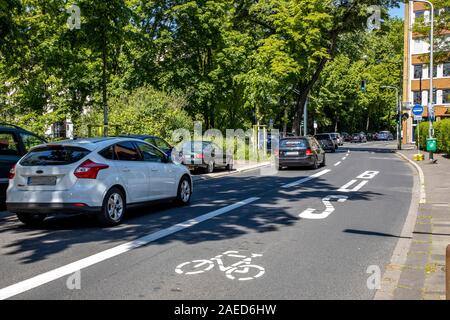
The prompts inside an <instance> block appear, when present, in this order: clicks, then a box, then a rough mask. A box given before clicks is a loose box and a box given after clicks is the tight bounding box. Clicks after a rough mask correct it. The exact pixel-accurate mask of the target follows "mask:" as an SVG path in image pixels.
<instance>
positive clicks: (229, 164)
mask: <svg viewBox="0 0 450 320" xmlns="http://www.w3.org/2000/svg"><path fill="white" fill-rule="evenodd" d="M233 164H234V163H233V160H231V161H230V163H228V164H227V166H226V169H227V170H228V171H232V170H233Z"/></svg>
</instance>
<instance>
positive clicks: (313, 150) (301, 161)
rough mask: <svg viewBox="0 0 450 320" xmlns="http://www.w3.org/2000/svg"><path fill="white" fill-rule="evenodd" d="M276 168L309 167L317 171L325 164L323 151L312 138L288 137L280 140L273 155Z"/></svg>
mask: <svg viewBox="0 0 450 320" xmlns="http://www.w3.org/2000/svg"><path fill="white" fill-rule="evenodd" d="M275 156H276V159H277V160H278V168H279V169H280V170H282V169H283V168H285V167H306V166H307V167H311V168H313V169H317V168H318V167H319V166H320V167H323V166H325V164H326V158H325V151H324V150H323V149H322V148H321V146H320V144H319V142H318V141H317V140H316V139H315V138H314V137H310V136H308V137H289V138H283V139H280V147H279V150H278V151H277V152H276V154H275Z"/></svg>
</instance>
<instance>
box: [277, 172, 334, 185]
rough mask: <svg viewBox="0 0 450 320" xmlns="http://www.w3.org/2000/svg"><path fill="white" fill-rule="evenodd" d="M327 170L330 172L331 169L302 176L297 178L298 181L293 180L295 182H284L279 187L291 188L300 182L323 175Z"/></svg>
mask: <svg viewBox="0 0 450 320" xmlns="http://www.w3.org/2000/svg"><path fill="white" fill-rule="evenodd" d="M328 172H331V170H329V169H326V170H322V171H320V172H317V173H316V174H313V175H312V176H309V177H306V178H303V179H301V180H298V181H295V182H292V183H289V184H285V185H284V186H281V187H282V188H284V189H287V188H292V187H295V186H298V185H300V184H302V183H305V182H308V181H311V180H313V179H315V178H318V177H321V176H323V175H324V174H327V173H328Z"/></svg>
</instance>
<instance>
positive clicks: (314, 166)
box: [311, 158, 319, 170]
mask: <svg viewBox="0 0 450 320" xmlns="http://www.w3.org/2000/svg"><path fill="white" fill-rule="evenodd" d="M311 169H313V170H317V169H319V162H318V161H317V158H316V159H315V160H314V164H313V165H312V166H311Z"/></svg>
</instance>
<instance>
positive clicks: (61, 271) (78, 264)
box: [0, 198, 260, 300]
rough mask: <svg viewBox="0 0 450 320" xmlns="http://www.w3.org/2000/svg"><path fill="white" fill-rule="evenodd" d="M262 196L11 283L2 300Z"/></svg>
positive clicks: (0, 298) (0, 294)
mask: <svg viewBox="0 0 450 320" xmlns="http://www.w3.org/2000/svg"><path fill="white" fill-rule="evenodd" d="M259 199H260V198H248V199H246V200H243V201H240V202H237V203H235V204H233V205H230V206H227V207H224V208H221V209H218V210H215V211H212V212H209V213H207V214H204V215H201V216H199V217H196V218H194V219H190V220H187V221H184V222H181V223H178V224H176V225H173V226H171V227H169V228H166V229H162V230H160V231H158V232H155V233H151V234H149V235H147V236H144V237H142V238H139V239H136V240H134V241H131V242H127V243H124V244H121V245H119V246H116V247H114V248H111V249H108V250H105V251H102V252H99V253H97V254H94V255H92V256H89V257H87V258H84V259H81V260H78V261H75V262H72V263H70V264H67V265H65V266H62V267H59V268H57V269H54V270H51V271H48V272H45V273H42V274H40V275H37V276H35V277H33V278H30V279H27V280H24V281H21V282H18V283H16V284H13V285H10V286H8V287H6V288H3V289H0V300H5V299H8V298H10V297H13V296H16V295H18V294H21V293H23V292H26V291H29V290H31V289H34V288H36V287H39V286H42V285H44V284H46V283H49V282H51V281H54V280H57V279H59V278H62V277H64V276H68V275H71V274H73V273H75V272H77V271H80V270H82V269H85V268H87V267H90V266H92V265H95V264H97V263H100V262H102V261H105V260H107V259H110V258H113V257H116V256H118V255H121V254H123V253H126V252H128V251H131V250H133V249H136V248H139V247H142V246H144V245H147V244H149V243H150V242H153V241H156V240H159V239H161V238H164V237H167V236H169V235H171V234H174V233H176V232H179V231H181V230H183V229H186V228H190V227H193V226H195V225H197V224H199V223H201V222H204V221H206V220H209V219H212V218H214V217H217V216H219V215H222V214H224V213H227V212H230V211H232V210H235V209H237V208H240V207H242V206H245V205H248V204H250V203H252V202H255V201H257V200H259Z"/></svg>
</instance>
